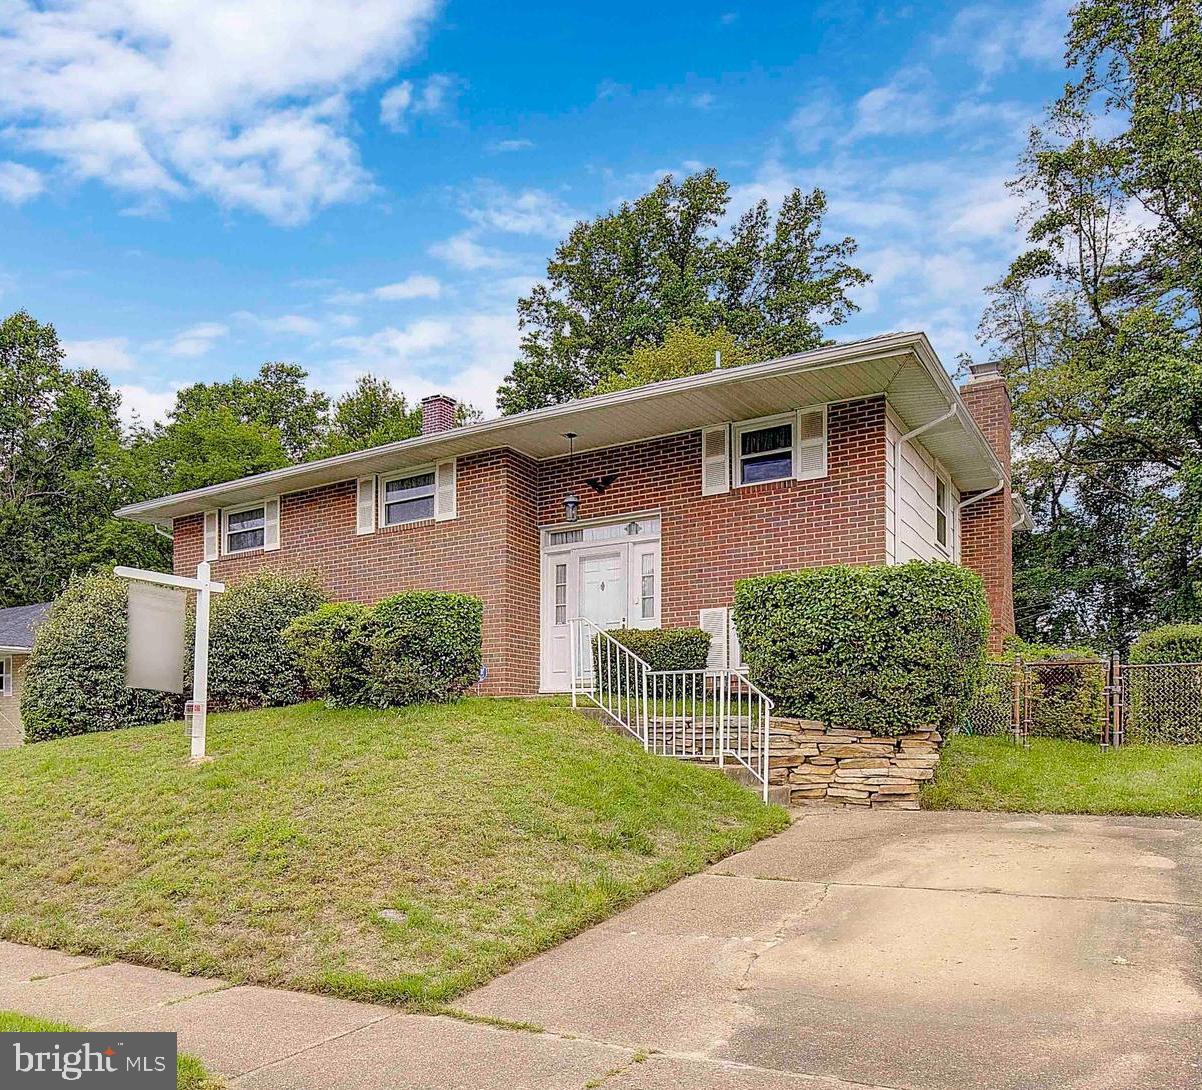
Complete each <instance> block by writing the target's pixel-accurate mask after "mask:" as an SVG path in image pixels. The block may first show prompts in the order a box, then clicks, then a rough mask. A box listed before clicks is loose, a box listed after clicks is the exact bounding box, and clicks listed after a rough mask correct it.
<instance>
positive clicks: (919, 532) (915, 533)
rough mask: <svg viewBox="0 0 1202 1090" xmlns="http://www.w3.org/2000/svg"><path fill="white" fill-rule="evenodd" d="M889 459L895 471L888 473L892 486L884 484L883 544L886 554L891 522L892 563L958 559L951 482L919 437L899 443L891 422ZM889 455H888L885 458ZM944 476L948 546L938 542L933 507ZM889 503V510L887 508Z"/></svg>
mask: <svg viewBox="0 0 1202 1090" xmlns="http://www.w3.org/2000/svg"><path fill="white" fill-rule="evenodd" d="M890 431H891V432H893V433H894V434H892V435H891V439H892V442H891V443H889V444H887V446H892V447H893V451H892V459H893V460H894V461H895V462H896V472H895V473H894V474H891V476H892V478H893V480H894V481H895V482H896V483H895V485H894V486H893V487H892V488H890V487H888V486H887V487H886V495H885V504H886V507H885V545H886V556H887V557H888V554H889V539H890V533H889V527H890V523H892V524H893V527H894V533H893V535H892V536H893V550H892V552H893V556H892V559H893V561H894V562H895V563H898V564H904V563H906V562H907V561H908V560H956V561H958V560H959V558H960V541H959V537H960V534H959V519H958V511H957V505H958V504H959V502H960V495H959V493H958V492H957V491H956V489H955V487H954V486H953V485H952V484H951V481H950V479H949V478H948V477H947V474H946V473H945V472H944V471H943V467H942V466H940V465H939V463H938V462H937V461H936V460H935V458H934V457H932V455H931V454H930V453H929V452H928V451H927V450H926V448H925V447H923V446H922V441H921V436H920V437H919V438H917V439H913V440H909V441H907V442H905V443H900V442H898V439H899V437H900V434H901V432H900V426H899V424H898V422H896V421H891V427H890ZM888 457H889V455H888V454H887V459H888ZM941 476H942V477H943V479H944V481H945V483H946V484H947V501H948V511H947V514H948V526H947V537H948V542H947V545H946V546H944V545H941V544H940V543H939V531H938V521H939V520H938V517H937V514H938V513H937V510H936V506H935V495H936V482H937V481H938V480H939V478H940V477H941ZM890 505H892V511H890Z"/></svg>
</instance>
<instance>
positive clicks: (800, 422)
mask: <svg viewBox="0 0 1202 1090" xmlns="http://www.w3.org/2000/svg"><path fill="white" fill-rule="evenodd" d="M826 423H827V421H826V406H825V405H818V406H816V407H814V408H811V409H798V410H797V425H796V428H795V429H794V431H795V434H794V437H793V440H794V441H793V476H794V477H795V478H796V479H797V480H799V481H812V480H815V479H816V478H818V477H825V476H826V460H827V459H826V445H827V428H826Z"/></svg>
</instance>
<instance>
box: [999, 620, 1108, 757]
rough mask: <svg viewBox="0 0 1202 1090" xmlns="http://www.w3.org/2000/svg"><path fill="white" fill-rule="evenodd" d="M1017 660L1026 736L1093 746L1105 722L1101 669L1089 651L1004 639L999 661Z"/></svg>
mask: <svg viewBox="0 0 1202 1090" xmlns="http://www.w3.org/2000/svg"><path fill="white" fill-rule="evenodd" d="M1015 657H1021V658H1022V660H1023V662H1024V663H1028V664H1031V665H1032V667H1033V668H1032V669H1029V670H1028V671H1027V675H1026V676H1027V680H1026V686H1027V688H1026V694H1027V695H1026V701H1027V715H1028V721H1029V723H1030V732H1031V734H1032V735H1034V736H1037V737H1040V738H1068V739H1073V740H1075V741H1078V742H1094V741H1097V740H1098V738H1099V737H1100V735H1101V731H1102V728H1103V726H1104V724H1105V722H1106V666H1105V664H1104V663H1103V662H1102V661H1101V659H1100V658H1099V657H1098V653H1097V652H1096V651H1095V650H1094V649H1093V648H1092V647H1049V646H1047V645H1046V644H1039V643H1028V642H1027V641H1025V640H1021V639H1019V638H1018V637H1017V636H1010V637H1009V638H1007V640H1006V646H1005V652H1004V653H1003V654H1002V655H1001V656H1000V660H1001V661H1003V662H1013V661H1014V659H1015Z"/></svg>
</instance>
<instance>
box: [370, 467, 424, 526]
mask: <svg viewBox="0 0 1202 1090" xmlns="http://www.w3.org/2000/svg"><path fill="white" fill-rule="evenodd" d="M382 489H383V492H384V502H383V505H382V508H381V510H382V513H383V521H384V525H385V526H399V525H400V524H401V523H405V522H420V521H421V520H422V519H432V518H433V517H434V470H432V469H431V470H428V471H424V472H421V473H413V474H411V475H410V476H408V477H394V478H393V479H392V480H389V481H384V482H383V483H382Z"/></svg>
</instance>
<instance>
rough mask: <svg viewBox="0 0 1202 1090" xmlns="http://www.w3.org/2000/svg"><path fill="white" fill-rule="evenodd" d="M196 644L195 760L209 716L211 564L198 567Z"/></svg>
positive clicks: (201, 753) (200, 751)
mask: <svg viewBox="0 0 1202 1090" xmlns="http://www.w3.org/2000/svg"><path fill="white" fill-rule="evenodd" d="M196 581H197V583H199V584H200V586H199V588H198V589H197V591H196V642H195V646H194V651H193V654H192V702H193V705H194V707H193V712H192V759H193V760H194V761H195V760H199V759H200V758H202V757H203V756H204V755H205V730H206V728H207V726H208V715H209V600H210V598H211V597H212V593H211V591H210V590H209V562H208V561H207V560H202V561H201V562H200V563H199V564H198V565H197V566H196Z"/></svg>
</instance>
